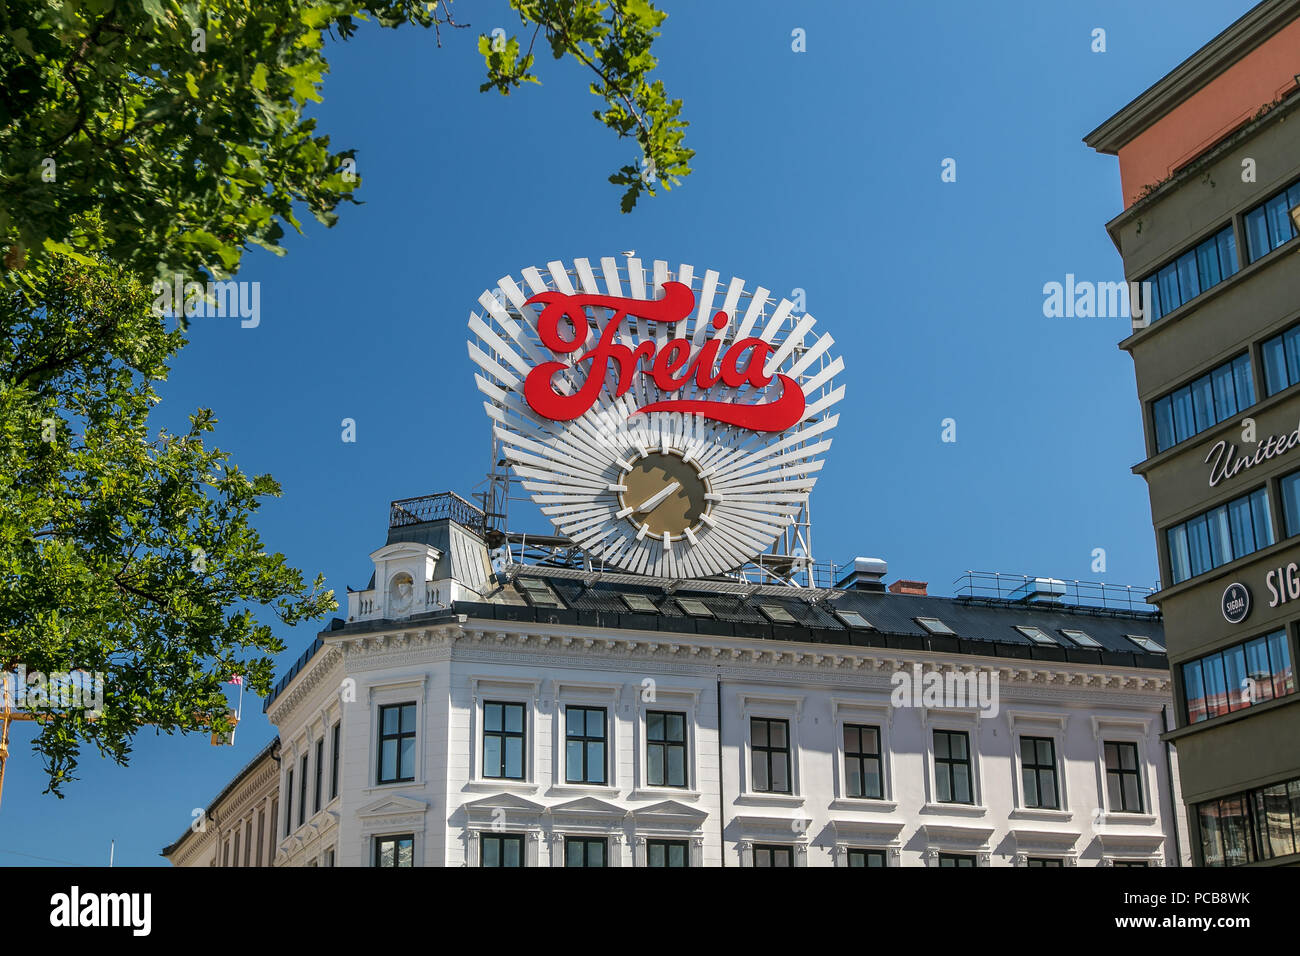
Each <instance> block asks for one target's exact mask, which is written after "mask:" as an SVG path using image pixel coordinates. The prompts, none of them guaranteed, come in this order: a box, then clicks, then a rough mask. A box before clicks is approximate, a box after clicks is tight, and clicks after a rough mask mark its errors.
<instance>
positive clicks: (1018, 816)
mask: <svg viewBox="0 0 1300 956" xmlns="http://www.w3.org/2000/svg"><path fill="white" fill-rule="evenodd" d="M424 505H425V506H424V507H422V508H421V509H420V513H421V518H420V520H417V521H415V522H413V523H412V522H411V521H410V519H409V517H407V511H408V509H409V504H408V505H407V506H406V507H405V508H403V509H400V517H399V509H394V515H395V518H394V521H393V523H392V524H393V526H392V527H390V529H389V536H388V541H387V542H386V544H385V545H384V547H382V548H380V549H379V550H377V551H375V552H374V553H373V554H372V555H371V556H370V557H371V562H372V564H373V567H374V577H373V579H372V580H371V583H370V585H369V586H368V587H367V588H365V589H364V590H361V591H350V592H349V594H348V618H347V620H346V621H344V620H337V619H336V621H335V622H334V624H333V626H332V627H331V628H330V629H329V630H327V631H324V632H322V634H321V635H320V638H319V639H318V640H317V641H316V642H315V643H314V644H313V646H312V647H311V648H310V649H309V650H308V652H307V653H306V654H304V655H303V657H302V659H300V661H299V662H298V663H297V664H296V665H295V666H294V667H293V668H292V669H291V670H290V671H289V672H288V673H287V674H286V675H285V677H284V678H283V679H282V680H281V681H280V683H279V684H278V685H277V687H276V689H275V691H274V693H273V695H272V696H271V698H269V699H268V702H267V711H268V714H269V717H270V719H271V721H272V722H273V723H274V724H275V725H276V726H277V728H278V729H279V733H280V740H281V741H282V742H283V744H282V747H281V754H280V765H279V781H278V792H279V795H280V796H279V804H278V805H279V816H278V818H277V820H276V831H275V848H276V850H275V856H274V863H275V865H279V866H310V865H340V866H498V865H503V866H513V865H520V866H723V865H725V866H882V867H884V866H938V867H946V866H952V867H967V866H970V867H983V866H1074V865H1080V866H1093V865H1142V866H1149V865H1179V863H1180V860H1179V854H1180V849H1182V850H1185V848H1186V847H1187V842H1186V837H1185V834H1180V833H1179V822H1178V816H1177V813H1176V811H1175V808H1176V801H1175V800H1174V799H1173V794H1174V793H1175V792H1176V767H1175V765H1174V763H1173V762H1172V759H1171V752H1170V748H1168V747H1167V745H1166V744H1164V743H1163V742H1162V741H1161V739H1160V738H1161V733H1162V732H1163V730H1164V729H1165V723H1164V721H1165V720H1166V719H1167V718H1166V712H1167V709H1168V705H1169V704H1170V702H1171V697H1170V682H1169V674H1168V670H1167V665H1166V663H1165V657H1164V654H1163V652H1162V648H1163V643H1164V631H1163V628H1162V626H1161V621H1160V618H1159V615H1158V614H1157V613H1155V612H1152V611H1149V610H1148V611H1129V610H1116V609H1097V608H1085V607H1079V606H1071V605H1069V604H1067V603H1064V602H1063V601H1062V600H1061V595H1060V591H1059V589H1058V588H1056V587H1055V584H1057V583H1058V582H1050V581H1049V582H1045V583H1044V586H1042V587H1038V588H1034V587H1030V588H1028V589H1027V590H1026V592H1025V593H1024V594H1023V595H1021V596H1018V597H1016V596H1012V597H1002V598H981V597H977V596H968V597H955V598H946V597H944V598H941V597H935V596H931V595H928V594H926V593H925V591H926V588H925V586H924V585H918V584H916V583H915V582H903V583H901V584H900V583H896V584H895V586H893V588H892V590H891V589H886V588H885V586H884V584H883V582H882V579H883V575H884V573H885V570H886V569H885V567H884V565H883V563H878V562H870V561H867V562H859V567H858V569H857V570H856V571H855V572H854V573H853V574H851V575H849V576H848V577H847V578H846V580H845V581H843V582H841V586H840V587H836V588H792V587H777V586H762V587H759V586H755V585H750V584H745V583H743V582H735V581H723V580H709V581H703V580H694V581H682V580H668V579H658V578H653V577H647V576H644V575H630V574H624V573H609V572H606V573H600V572H592V571H584V570H580V569H570V568H546V567H538V566H533V565H519V564H508V565H504V566H502V565H500V564H499V566H498V568H497V569H496V570H495V571H494V569H493V567H492V565H491V563H490V561H489V551H488V548H487V546H486V544H485V543H484V540H483V538H482V537H481V536H480V534H479V533H478V532H479V530H481V528H482V522H483V516H482V514H481V513H480V512H477V510H476V509H474V507H473V506H471V505H469V504H468V503H466V502H464V501H462V500H461V499H459V498H456V497H455V496H453V495H441V496H431V497H430V498H429V499H425V502H424ZM1031 583H1032V582H1031ZM182 842H184V841H182ZM170 858H171V859H172V860H173V862H176V863H178V864H181V865H184V862H185V860H184V859H182V858H181V857H178V856H177V855H172V856H171V857H170ZM193 859H194V860H197V859H198V858H197V857H193Z"/></svg>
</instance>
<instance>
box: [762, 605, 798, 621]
mask: <svg viewBox="0 0 1300 956" xmlns="http://www.w3.org/2000/svg"><path fill="white" fill-rule="evenodd" d="M758 609H759V610H760V611H762V612H763V614H764V615H766V616H767V619H768V620H769V621H771V622H772V623H773V624H798V623H799V622H798V621H796V620H795V618H794V615H793V614H791V613H790V612H789V611H787V610H786V609H785V608H783V607H782V606H781V605H779V604H760V605H759V606H758Z"/></svg>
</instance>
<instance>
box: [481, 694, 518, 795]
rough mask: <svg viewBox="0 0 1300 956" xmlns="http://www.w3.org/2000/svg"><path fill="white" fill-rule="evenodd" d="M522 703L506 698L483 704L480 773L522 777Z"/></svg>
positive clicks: (514, 778) (496, 776)
mask: <svg viewBox="0 0 1300 956" xmlns="http://www.w3.org/2000/svg"><path fill="white" fill-rule="evenodd" d="M525 722H526V719H525V715H524V705H523V704H518V703H509V702H507V701H493V700H490V701H487V702H485V703H484V704H483V776H484V777H492V778H495V779H500V780H523V779H524V752H525V749H526V747H525V740H524V726H525Z"/></svg>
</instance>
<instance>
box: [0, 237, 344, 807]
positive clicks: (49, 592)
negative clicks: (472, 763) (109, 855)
mask: <svg viewBox="0 0 1300 956" xmlns="http://www.w3.org/2000/svg"><path fill="white" fill-rule="evenodd" d="M35 285H36V292H37V293H38V295H39V298H40V301H41V302H42V303H43V305H42V306H41V307H40V308H39V309H34V308H33V307H32V306H31V305H30V304H29V300H28V297H27V296H25V295H23V294H22V293H21V292H20V291H19V290H17V289H13V288H11V289H10V290H8V291H7V292H5V293H3V300H2V301H0V669H3V670H12V669H13V668H15V667H16V666H17V665H18V664H20V663H21V664H23V665H25V666H26V668H27V669H28V671H29V672H30V671H33V670H39V671H42V672H44V673H47V674H48V673H50V672H54V671H72V670H74V669H83V670H86V671H92V672H93V671H99V672H103V673H104V675H105V694H104V711H103V713H102V715H100V716H99V717H98V718H97V719H94V720H91V719H89V718H88V716H87V714H86V713H85V712H84V711H83V710H69V709H62V708H60V707H57V706H53V705H54V704H55V703H57V702H48V704H47V705H41V706H37V707H35V708H29V709H34V710H36V711H37V712H38V713H41V714H42V718H41V724H40V734H39V736H38V737H37V739H36V741H35V747H36V749H37V750H38V751H39V752H40V753H41V754H42V755H43V757H44V759H45V762H46V768H47V771H48V774H49V788H50V790H52V791H53V792H55V793H59V790H60V787H61V785H62V784H63V783H64V782H66V781H67V780H69V779H72V774H73V771H74V770H75V768H76V765H77V755H78V752H79V749H80V744H81V742H83V741H90V742H91V743H93V744H94V745H96V746H97V747H98V748H99V749H100V751H101V752H102V753H104V754H105V755H107V756H110V757H112V758H114V759H115V760H117V761H118V762H120V763H124V762H126V759H127V755H128V754H129V752H130V743H131V738H132V737H133V735H134V734H135V733H136V732H137V730H138V728H139V727H140V726H142V725H149V724H152V725H155V726H156V727H158V728H160V729H161V730H163V731H166V732H168V733H171V732H173V731H193V730H204V731H207V730H217V731H224V730H228V729H229V724H228V722H227V721H226V716H225V715H226V709H227V703H226V697H225V694H224V692H223V688H222V683H223V681H224V680H225V679H227V678H229V677H230V676H231V675H234V674H242V675H246V680H247V685H248V689H250V690H251V691H253V692H255V693H259V694H265V693H266V692H268V691H269V689H270V684H271V677H272V662H271V660H270V658H269V657H267V656H266V655H267V654H272V653H276V652H279V651H281V650H283V649H284V645H283V644H282V643H281V641H280V640H279V639H278V638H277V637H276V636H275V634H274V633H273V631H272V628H271V626H269V625H267V624H265V623H260V622H259V620H258V618H257V617H256V616H255V613H254V612H255V611H258V610H262V611H265V612H267V613H266V614H264V615H263V616H270V617H275V618H278V619H279V620H280V621H283V622H284V623H285V624H294V623H297V622H298V621H301V620H304V619H309V618H314V617H319V616H321V615H323V614H325V613H327V612H328V611H330V610H332V609H334V608H335V607H336V604H335V601H334V595H333V593H332V592H330V591H326V590H324V589H323V580H322V579H321V578H317V579H316V581H315V582H314V583H313V584H310V585H309V584H307V583H306V582H304V580H303V578H302V575H301V574H300V573H299V572H298V571H295V570H294V569H293V568H291V567H289V566H287V565H286V563H285V559H284V556H283V555H280V554H267V553H266V552H265V551H264V549H263V546H262V543H261V541H260V540H259V538H258V535H257V533H256V531H254V530H253V528H252V525H251V524H250V519H251V518H252V516H253V514H254V512H255V511H256V510H257V508H258V506H259V503H260V500H261V499H264V498H266V497H267V496H275V495H278V494H279V487H278V486H277V485H276V483H275V482H274V481H273V480H271V478H269V477H268V476H265V475H260V476H253V477H250V476H247V475H245V474H243V473H242V472H241V471H240V470H239V469H238V468H237V467H235V466H233V465H232V464H231V463H230V462H229V459H228V457H227V456H226V454H224V453H223V452H221V451H219V450H217V449H215V448H209V447H207V446H206V445H205V443H204V436H205V434H206V433H208V432H211V431H212V430H213V426H214V424H215V420H214V418H213V416H212V412H211V411H209V410H207V409H199V410H198V411H196V412H195V413H194V414H193V415H192V416H190V424H189V428H188V429H187V430H186V431H185V432H184V433H183V434H172V433H169V432H156V433H152V434H151V433H150V431H149V428H148V422H147V419H148V416H149V410H150V409H151V408H152V407H153V406H154V405H155V404H156V403H157V402H158V400H159V399H158V395H157V391H156V384H157V382H158V381H159V380H161V379H163V378H164V377H165V376H166V374H167V362H168V360H169V358H170V357H171V356H172V355H173V354H174V353H175V352H176V350H177V349H178V348H180V346H181V345H182V344H183V335H182V333H181V332H179V331H169V330H168V329H167V320H166V319H165V318H163V317H161V316H159V315H157V314H155V312H154V310H153V308H152V301H153V299H152V295H151V294H150V292H149V290H148V289H146V288H145V287H144V286H143V285H142V284H141V283H139V282H137V281H134V280H131V279H129V278H127V279H124V278H123V275H122V273H121V272H120V270H118V269H116V268H115V267H113V266H111V265H107V264H102V265H101V264H95V265H90V266H87V265H83V264H81V263H80V262H75V261H73V260H72V259H70V258H68V257H65V256H50V257H47V258H46V260H45V262H44V264H43V266H42V267H41V269H40V270H39V278H38V279H37V280H36V282H35Z"/></svg>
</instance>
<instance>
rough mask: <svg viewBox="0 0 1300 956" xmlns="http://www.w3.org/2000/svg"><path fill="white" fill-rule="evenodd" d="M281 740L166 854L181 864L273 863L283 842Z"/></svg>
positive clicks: (199, 816) (238, 777)
mask: <svg viewBox="0 0 1300 956" xmlns="http://www.w3.org/2000/svg"><path fill="white" fill-rule="evenodd" d="M279 753H280V741H279V740H278V739H276V740H272V741H271V742H270V743H269V744H267V745H266V746H265V747H263V748H262V750H261V751H260V752H259V753H258V755H257V756H256V757H254V758H253V759H252V760H251V761H249V763H248V765H247V766H245V767H244V769H243V770H241V771H239V773H238V774H236V775H235V778H234V779H233V780H231V781H230V783H228V784H227V785H226V787H225V789H224V790H222V791H221V793H220V794H219V795H218V796H217V799H216V800H214V801H213V802H212V803H211V805H209V806H208V807H207V808H206V809H204V810H202V811H201V812H200V811H199V810H198V809H196V811H195V816H194V822H193V823H192V824H190V828H189V829H188V830H186V831H185V833H184V834H183V835H182V836H181V837H180V839H178V840H177V841H176V842H175V843H173V844H172V845H171V846H169V847H167V848H166V849H164V850H163V851H162V855H163V856H164V857H166V858H167V859H168V860H170V861H171V862H172V864H173V865H175V866H270V865H271V863H272V861H273V860H274V859H275V854H276V852H277V849H278V846H279V842H280V841H279V837H280V832H279V829H278V827H277V824H276V821H277V820H278V819H279V801H280V762H279Z"/></svg>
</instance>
